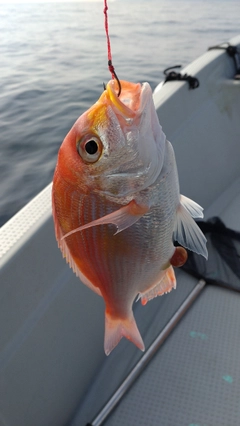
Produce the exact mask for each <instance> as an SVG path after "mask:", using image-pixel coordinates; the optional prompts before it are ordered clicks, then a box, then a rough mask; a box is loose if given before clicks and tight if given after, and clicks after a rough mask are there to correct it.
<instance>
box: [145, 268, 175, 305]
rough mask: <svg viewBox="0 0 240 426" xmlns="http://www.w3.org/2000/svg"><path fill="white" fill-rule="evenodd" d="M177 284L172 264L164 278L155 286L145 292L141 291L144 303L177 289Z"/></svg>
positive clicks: (165, 272)
mask: <svg viewBox="0 0 240 426" xmlns="http://www.w3.org/2000/svg"><path fill="white" fill-rule="evenodd" d="M176 285H177V282H176V277H175V273H174V270H173V267H172V266H169V267H168V268H167V269H166V270H165V271H164V275H163V277H162V279H161V280H160V281H159V283H158V284H156V285H155V286H154V287H152V288H150V289H148V290H147V291H145V292H144V293H139V298H141V302H142V305H146V304H147V302H148V301H149V300H151V299H154V298H155V297H157V296H162V295H163V294H165V293H169V292H170V291H171V290H172V289H175V288H176Z"/></svg>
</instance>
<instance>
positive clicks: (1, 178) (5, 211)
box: [0, 0, 240, 226]
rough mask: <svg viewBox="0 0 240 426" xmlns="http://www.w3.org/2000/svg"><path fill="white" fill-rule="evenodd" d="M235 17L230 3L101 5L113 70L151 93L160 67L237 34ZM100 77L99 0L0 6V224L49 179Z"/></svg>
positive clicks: (103, 72)
mask: <svg viewBox="0 0 240 426" xmlns="http://www.w3.org/2000/svg"><path fill="white" fill-rule="evenodd" d="M239 17H240V2H239V0H236V1H233V0H229V1H228V0H152V1H151V0H142V1H139V0H137V1H136V0H135V1H133V0H128V1H124V0H116V1H109V32H110V37H111V44H112V55H113V65H114V66H115V70H116V72H117V74H118V76H119V78H120V79H123V80H129V81H133V82H138V81H140V82H143V81H148V82H149V83H150V85H151V87H152V88H153V89H154V87H155V86H156V85H157V84H158V83H159V82H160V81H161V80H162V79H163V70H164V69H165V68H167V67H170V66H174V65H177V64H181V65H182V66H185V65H187V64H188V63H190V62H191V61H192V60H194V59H196V58H197V57H198V56H199V55H201V54H203V53H204V52H205V51H206V50H207V48H208V47H209V46H212V45H216V44H219V43H221V42H224V41H227V40H229V39H230V38H231V37H233V36H235V35H237V34H239V33H240V27H239ZM110 78H111V75H110V73H109V71H108V68H107V46H106V36H105V30H104V15H103V1H96V2H94V1H79V2H75V3H60V2H58V3H57V2H56V3H39V4H34V3H26V4H20V3H19V4H1V5H0V147H1V150H0V226H1V225H2V224H3V223H4V222H6V221H7V220H8V219H9V218H10V217H11V216H12V215H14V214H15V213H16V212H17V211H18V210H19V209H20V208H21V207H23V206H24V205H25V204H26V203H27V202H28V201H29V200H30V199H31V198H33V197H34V196H35V195H36V194H37V193H38V192H39V191H40V190H41V189H43V188H44V187H45V186H46V185H47V184H48V183H50V182H51V180H52V176H53V171H54V167H55V164H56V158H57V152H58V149H59V147H60V144H61V142H62V140H63V138H64V136H65V135H66V133H67V132H68V131H69V129H70V128H71V126H72V125H73V123H74V122H75V120H76V119H77V118H78V117H79V115H81V114H82V113H83V112H84V111H85V110H86V109H87V108H89V107H90V106H91V105H92V104H93V103H94V102H96V100H97V99H98V98H99V96H100V94H101V92H102V90H103V82H105V83H106V82H107V81H108V80H109V79H110Z"/></svg>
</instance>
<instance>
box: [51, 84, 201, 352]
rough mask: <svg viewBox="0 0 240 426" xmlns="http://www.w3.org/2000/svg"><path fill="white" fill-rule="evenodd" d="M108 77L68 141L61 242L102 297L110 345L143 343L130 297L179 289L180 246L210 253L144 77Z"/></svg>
mask: <svg viewBox="0 0 240 426" xmlns="http://www.w3.org/2000/svg"><path fill="white" fill-rule="evenodd" d="M121 86H122V91H121V95H120V96H119V97H118V96H117V92H118V88H117V84H116V82H115V80H111V81H110V82H109V83H108V84H107V87H106V90H105V91H104V92H103V93H102V95H101V96H100V98H99V100H98V101H97V102H96V104H94V105H93V106H92V107H91V108H90V109H89V110H88V111H86V112H85V113H84V114H83V115H82V116H81V117H79V119H78V120H77V121H76V123H75V124H74V125H73V127H72V129H71V130H70V132H69V133H68V134H67V136H66V138H65V139H64V141H63V143H62V145H61V147H60V150H59V154H58V160H57V165H56V170H55V173H54V178H53V190H52V202H53V217H54V222H55V232H56V238H57V241H58V244H59V247H60V249H61V251H62V253H63V255H64V257H66V260H67V262H68V263H69V265H70V266H71V267H72V269H73V270H74V272H75V273H76V274H77V275H78V276H79V278H80V279H81V281H82V282H83V283H84V284H86V285H87V286H88V287H89V288H90V289H92V290H93V291H95V292H96V293H97V294H99V295H100V296H102V297H103V298H104V301H105V305H106V311H105V340H104V348H105V352H106V354H107V355H108V354H109V353H110V352H111V350H112V349H113V348H114V347H115V346H116V345H117V344H118V342H119V341H120V339H121V338H122V337H123V336H124V337H126V338H127V339H129V340H131V341H132V342H133V343H134V344H135V345H136V346H137V347H138V348H140V349H141V350H144V343H143V341H142V338H141V335H140V333H139V330H138V328H137V325H136V322H135V319H134V316H133V312H132V304H133V301H134V300H135V298H136V296H139V297H140V298H141V300H142V303H143V304H145V303H147V301H148V300H150V299H152V298H153V297H156V296H157V295H162V294H164V293H166V292H169V291H170V290H171V289H172V288H175V287H176V280H175V274H174V270H173V268H172V265H173V266H180V264H182V263H184V261H185V260H186V251H185V250H184V249H182V248H177V249H176V248H175V247H174V245H173V239H174V240H177V241H178V242H179V243H180V244H181V245H182V246H184V247H186V248H188V249H190V250H193V251H195V252H196V253H199V254H201V255H203V256H204V257H207V249H206V239H205V237H204V236H203V234H202V232H201V231H200V229H199V228H198V226H197V225H196V223H195V222H194V220H193V219H192V217H193V218H195V217H202V216H203V214H202V208H201V207H200V206H199V205H198V204H196V203H195V202H193V201H192V200H190V199H188V198H186V197H184V196H182V195H180V193H179V184H178V174H177V167H176V162H175V157H174V151H173V148H172V145H171V144H170V142H168V141H167V139H166V136H165V134H164V133H163V131H162V127H161V126H160V124H159V121H158V117H157V114H156V111H155V108H154V104H153V99H152V92H151V88H150V86H149V84H148V83H143V84H142V85H141V84H134V83H129V82H126V81H121Z"/></svg>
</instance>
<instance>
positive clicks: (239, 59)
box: [208, 43, 240, 80]
mask: <svg viewBox="0 0 240 426" xmlns="http://www.w3.org/2000/svg"><path fill="white" fill-rule="evenodd" d="M216 49H219V50H225V51H226V53H227V54H228V55H229V56H230V58H233V61H234V65H235V69H236V74H235V76H234V78H235V79H236V80H240V48H239V47H237V46H233V45H231V44H230V43H223V44H219V45H217V46H211V47H209V48H208V50H216Z"/></svg>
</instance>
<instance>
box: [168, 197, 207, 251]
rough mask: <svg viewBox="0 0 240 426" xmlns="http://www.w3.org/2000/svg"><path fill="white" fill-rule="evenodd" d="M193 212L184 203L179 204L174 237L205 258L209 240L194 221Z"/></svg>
mask: <svg viewBox="0 0 240 426" xmlns="http://www.w3.org/2000/svg"><path fill="white" fill-rule="evenodd" d="M181 202H182V201H181ZM192 213H193V212H192ZM192 213H191V214H192ZM191 214H190V209H189V208H188V209H186V208H185V207H184V204H182V203H180V204H179V206H178V210H177V217H176V222H175V228H174V232H173V238H174V239H175V240H176V241H178V242H179V244H181V245H182V246H183V247H185V248H187V249H189V250H191V251H194V252H195V253H198V254H201V255H202V256H203V257H205V259H207V258H208V252H207V247H206V242H207V240H206V238H205V236H204V235H203V233H202V231H201V230H200V228H199V227H198V226H197V224H196V223H195V222H194V220H193V218H192V217H191ZM194 217H195V216H194Z"/></svg>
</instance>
